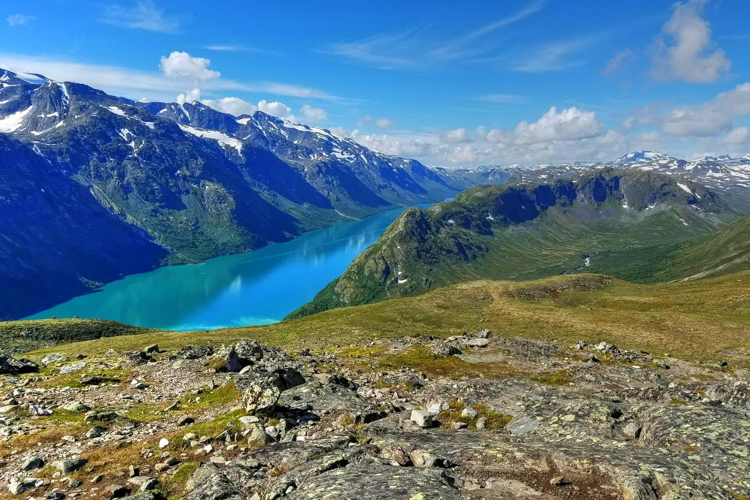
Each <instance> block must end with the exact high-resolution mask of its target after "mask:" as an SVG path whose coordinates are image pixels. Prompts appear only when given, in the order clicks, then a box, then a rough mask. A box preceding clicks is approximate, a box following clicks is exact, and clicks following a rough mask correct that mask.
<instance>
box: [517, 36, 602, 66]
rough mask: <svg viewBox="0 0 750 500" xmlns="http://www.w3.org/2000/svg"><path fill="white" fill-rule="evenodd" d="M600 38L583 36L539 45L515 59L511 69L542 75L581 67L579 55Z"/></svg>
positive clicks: (582, 60)
mask: <svg viewBox="0 0 750 500" xmlns="http://www.w3.org/2000/svg"><path fill="white" fill-rule="evenodd" d="M600 39H601V38H600V37H598V36H583V37H580V38H571V39H568V40H560V41H557V42H553V43H549V44H546V45H540V46H537V47H535V48H532V49H531V50H528V51H526V52H525V53H523V54H522V55H521V56H520V57H518V58H517V60H516V62H515V63H514V64H513V69H515V70H516V71H520V72H523V73H543V72H546V71H559V70H563V69H569V68H575V67H578V66H583V65H584V64H585V60H584V59H582V58H581V57H580V55H581V53H582V52H583V51H584V50H585V49H587V48H589V47H591V46H593V45H594V44H595V43H596V42H597V41H599V40H600Z"/></svg>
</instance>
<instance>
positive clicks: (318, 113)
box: [302, 104, 328, 122]
mask: <svg viewBox="0 0 750 500" xmlns="http://www.w3.org/2000/svg"><path fill="white" fill-rule="evenodd" d="M302 116H303V117H304V118H305V120H306V121H308V122H320V121H324V120H326V119H327V118H328V113H326V110H325V109H323V108H313V107H312V106H310V105H309V104H305V105H303V106H302Z"/></svg>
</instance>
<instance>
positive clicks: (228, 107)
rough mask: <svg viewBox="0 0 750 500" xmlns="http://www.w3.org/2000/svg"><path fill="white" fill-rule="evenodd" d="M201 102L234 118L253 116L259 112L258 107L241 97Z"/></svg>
mask: <svg viewBox="0 0 750 500" xmlns="http://www.w3.org/2000/svg"><path fill="white" fill-rule="evenodd" d="M201 102H202V103H203V104H205V105H206V106H210V107H212V108H214V109H215V110H217V111H221V112H222V113H229V114H230V115H234V116H240V115H252V114H253V113H255V112H256V111H258V106H256V105H255V104H253V103H251V102H247V101H246V100H244V99H240V98H239V97H224V98H222V99H216V100H211V99H204V100H202V101H201Z"/></svg>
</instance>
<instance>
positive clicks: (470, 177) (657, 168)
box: [439, 151, 750, 213]
mask: <svg viewBox="0 0 750 500" xmlns="http://www.w3.org/2000/svg"><path fill="white" fill-rule="evenodd" d="M602 168H624V169H634V170H642V171H652V172H660V173H663V174H667V175H671V176H679V177H683V178H686V179H690V180H692V181H695V182H697V183H699V184H702V185H704V186H706V187H708V188H710V189H713V190H715V191H717V192H718V193H720V194H721V196H722V197H723V198H724V199H726V200H727V201H728V202H731V204H732V206H733V208H735V209H737V210H741V211H743V212H745V213H750V154H746V155H745V156H743V157H742V158H732V157H730V156H729V155H722V156H717V157H714V156H707V157H704V158H701V159H698V160H692V161H687V160H680V159H678V158H674V157H672V156H669V155H667V154H664V153H655V152H653V151H637V152H633V153H629V154H626V155H625V156H623V157H621V158H618V159H616V160H613V161H610V162H604V163H580V162H578V163H562V164H555V165H538V166H533V167H528V166H522V165H508V166H488V167H480V168H476V169H458V170H451V171H442V170H439V171H440V172H441V174H443V175H444V176H445V177H446V178H448V177H451V178H453V179H455V182H457V183H463V184H481V183H486V184H497V183H502V182H531V183H535V182H545V181H548V180H552V179H559V178H571V177H572V176H574V175H577V174H580V173H584V172H588V171H591V170H595V169H602Z"/></svg>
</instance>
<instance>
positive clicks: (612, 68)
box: [602, 49, 637, 76]
mask: <svg viewBox="0 0 750 500" xmlns="http://www.w3.org/2000/svg"><path fill="white" fill-rule="evenodd" d="M636 58H637V56H636V54H635V52H633V51H632V50H630V49H625V50H621V51H620V52H618V53H617V54H615V56H614V57H613V58H612V59H610V60H609V61H607V65H606V66H604V69H603V70H602V75H604V76H612V75H614V74H615V73H619V72H620V71H622V70H623V69H624V68H625V67H626V66H627V65H629V64H630V63H632V62H633V61H634V60H635V59H636Z"/></svg>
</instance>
